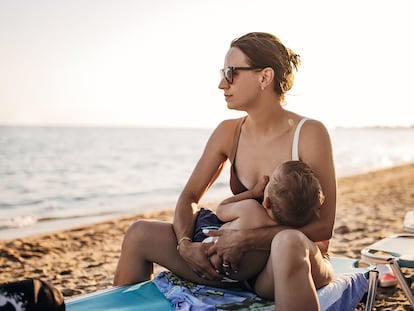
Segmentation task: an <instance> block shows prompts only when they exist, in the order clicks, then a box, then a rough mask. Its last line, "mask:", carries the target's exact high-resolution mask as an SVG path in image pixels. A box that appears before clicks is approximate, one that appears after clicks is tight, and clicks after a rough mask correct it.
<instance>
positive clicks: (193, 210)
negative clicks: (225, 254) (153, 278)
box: [173, 120, 237, 278]
mask: <svg viewBox="0 0 414 311" xmlns="http://www.w3.org/2000/svg"><path fill="white" fill-rule="evenodd" d="M236 126H237V120H227V121H224V122H222V123H221V124H220V125H219V126H218V127H217V128H216V129H215V130H214V132H213V133H212V135H211V136H210V138H209V140H208V142H207V144H206V147H205V149H204V151H203V154H202V155H201V158H200V159H199V161H198V163H197V165H196V167H195V168H194V170H193V172H192V174H191V176H190V178H189V179H188V181H187V184H186V185H185V187H184V189H183V191H182V192H181V194H180V196H179V198H178V201H177V205H176V208H175V213H174V220H173V228H174V231H175V234H176V237H177V241H181V242H180V246H179V253H180V255H181V257H182V258H183V259H184V260H185V261H186V262H187V263H188V264H189V266H190V268H191V269H193V270H194V271H198V272H204V273H203V274H208V275H210V277H211V278H221V276H220V275H219V274H218V273H217V272H215V270H214V268H213V267H212V266H211V264H210V262H209V261H208V259H207V256H206V252H207V248H208V246H209V245H208V244H207V245H205V244H203V243H192V242H191V240H189V239H182V238H183V237H187V238H190V239H191V238H192V235H193V231H194V223H195V219H196V217H197V210H198V206H197V204H198V202H199V201H200V199H201V198H202V196H203V195H204V193H205V192H206V191H207V190H208V189H209V188H210V186H211V185H212V184H213V183H214V181H215V180H216V179H217V177H218V176H219V174H220V173H221V170H222V168H223V166H224V164H225V162H226V160H227V158H228V155H229V153H230V148H231V145H232V140H233V133H234V130H235V128H236Z"/></svg>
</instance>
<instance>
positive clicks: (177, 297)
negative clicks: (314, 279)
mask: <svg viewBox="0 0 414 311" xmlns="http://www.w3.org/2000/svg"><path fill="white" fill-rule="evenodd" d="M153 283H154V284H155V285H156V286H157V287H158V289H159V290H160V291H161V292H162V293H163V294H164V295H165V297H166V298H167V299H169V300H170V301H171V303H172V304H173V306H174V310H177V311H178V310H180V311H184V310H189V311H190V310H191V311H192V310H200V311H210V310H261V311H266V310H274V309H275V304H274V302H273V301H268V300H264V299H261V298H260V297H259V296H257V295H256V294H254V293H252V292H249V291H246V290H244V289H223V288H217V287H211V286H206V285H199V284H195V283H192V282H190V281H186V280H184V279H181V278H179V277H178V276H176V275H174V274H173V273H171V272H169V271H165V272H161V273H159V274H158V275H157V276H156V277H155V278H154V280H153ZM367 287H368V281H367V279H366V278H365V276H364V273H362V272H361V273H359V272H358V273H349V274H341V275H337V276H336V277H335V279H334V280H333V281H332V282H331V283H330V284H328V285H327V286H325V287H323V288H321V289H319V290H318V297H319V302H320V305H321V310H325V311H343V310H354V309H355V307H356V306H357V305H358V303H359V302H360V300H361V299H362V297H363V295H364V294H365V292H366V290H367Z"/></svg>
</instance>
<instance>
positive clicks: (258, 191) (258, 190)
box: [252, 175, 269, 198]
mask: <svg viewBox="0 0 414 311" xmlns="http://www.w3.org/2000/svg"><path fill="white" fill-rule="evenodd" d="M268 182H269V176H267V175H264V176H263V177H262V178H260V179H259V181H258V182H257V184H256V185H254V187H253V188H252V193H253V196H254V198H262V197H263V195H264V189H265V188H266V185H267V183H268Z"/></svg>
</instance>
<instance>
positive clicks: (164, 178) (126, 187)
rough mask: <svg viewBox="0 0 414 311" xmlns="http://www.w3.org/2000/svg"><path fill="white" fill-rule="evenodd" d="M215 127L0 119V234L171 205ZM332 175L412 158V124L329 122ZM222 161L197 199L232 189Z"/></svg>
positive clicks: (50, 228) (17, 235)
mask: <svg viewBox="0 0 414 311" xmlns="http://www.w3.org/2000/svg"><path fill="white" fill-rule="evenodd" d="M212 131H213V129H194V128H191V129H190V128H141V127H131V128H98V127H13V126H2V127H0V240H5V239H15V238H20V237H24V236H28V235H34V234H40V233H47V232H50V231H57V230H62V229H68V228H72V227H76V226H79V225H84V224H91V223H95V222H100V221H104V220H108V219H114V218H118V217H122V216H131V215H135V214H139V213H143V212H151V211H157V210H163V209H173V208H174V206H175V202H176V200H177V198H178V196H179V194H180V191H181V190H182V188H183V187H184V185H185V182H186V181H187V179H188V177H189V176H190V174H191V172H192V169H193V168H194V166H195V165H196V163H197V161H198V159H199V157H200V156H201V154H202V152H203V149H204V146H205V143H206V142H207V139H208V138H209V136H210V135H211V133H212ZM330 135H331V140H332V144H333V149H334V157H335V164H336V171H337V175H338V177H343V176H349V175H354V174H358V173H364V172H367V171H371V170H376V169H381V168H386V167H391V166H395V165H400V164H405V163H410V162H414V128H412V127H411V128H381V127H370V128H334V129H331V130H330ZM229 167H230V165H229V164H227V165H226V166H225V168H224V171H223V173H222V174H221V176H220V177H219V179H218V180H217V181H216V183H215V184H214V186H213V187H212V188H211V189H210V190H209V191H208V193H207V194H206V195H205V197H204V198H203V201H205V202H208V201H218V200H221V199H223V198H225V197H227V196H229V195H230V192H229V186H228V177H229Z"/></svg>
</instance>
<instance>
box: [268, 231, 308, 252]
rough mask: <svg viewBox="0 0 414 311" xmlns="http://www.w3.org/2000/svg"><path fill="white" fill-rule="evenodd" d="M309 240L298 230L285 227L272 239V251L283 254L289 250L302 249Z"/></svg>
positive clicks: (306, 246)
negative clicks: (285, 228)
mask: <svg viewBox="0 0 414 311" xmlns="http://www.w3.org/2000/svg"><path fill="white" fill-rule="evenodd" d="M309 244H310V240H309V239H308V237H307V236H306V235H305V234H303V233H302V232H301V231H299V230H294V229H287V230H283V231H281V232H279V233H278V234H276V235H275V236H274V238H273V240H272V253H274V254H279V255H281V254H284V253H286V252H291V251H303V250H306V249H307V248H308V247H309Z"/></svg>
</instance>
